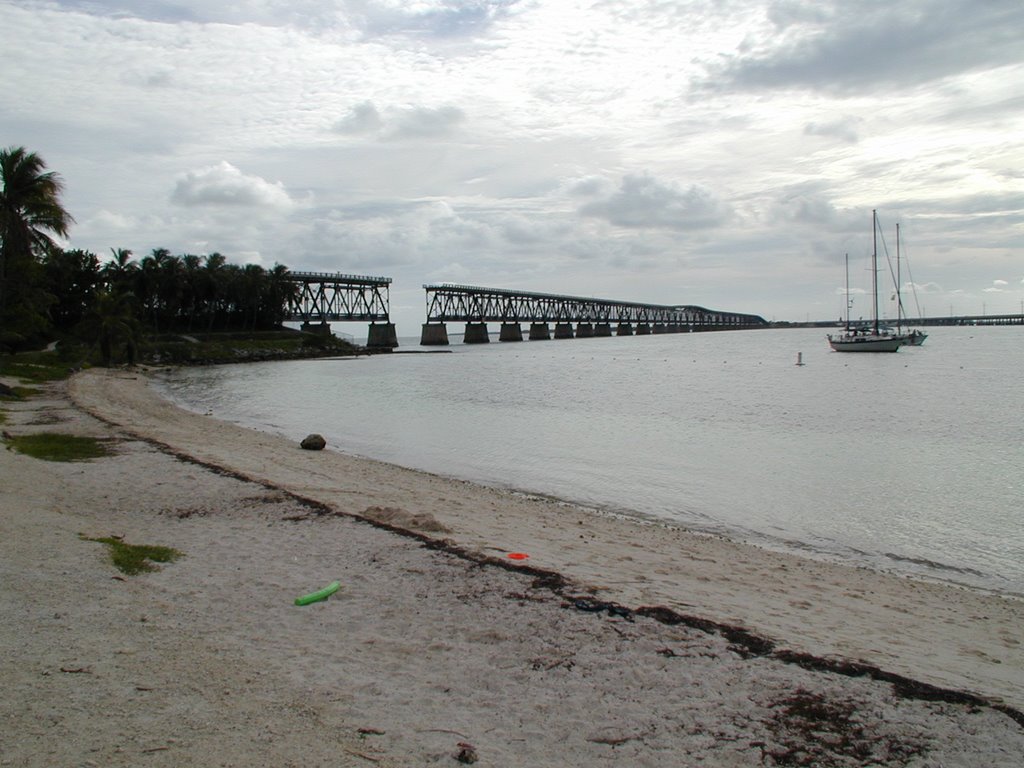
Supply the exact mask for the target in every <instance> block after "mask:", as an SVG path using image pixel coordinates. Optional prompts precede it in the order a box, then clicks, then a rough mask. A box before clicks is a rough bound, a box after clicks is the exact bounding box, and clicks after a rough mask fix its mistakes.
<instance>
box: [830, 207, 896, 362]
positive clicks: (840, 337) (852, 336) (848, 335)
mask: <svg viewBox="0 0 1024 768" xmlns="http://www.w3.org/2000/svg"><path fill="white" fill-rule="evenodd" d="M871 241H872V244H873V248H872V251H871V294H872V296H873V299H874V301H873V303H872V312H871V327H870V328H854V327H851V326H850V259H849V257H847V259H846V330H845V331H844V332H843V333H841V334H831V333H830V334H828V343H829V346H830V347H832V349H833V350H834V351H836V352H896V351H898V350H899V348H900V347H901V346H903V341H902V340H901V338H900V336H899V335H897V334H894V333H889V332H887V331H885V330H883V329H882V328H880V327H879V325H878V214H877V212H876V211H872V212H871Z"/></svg>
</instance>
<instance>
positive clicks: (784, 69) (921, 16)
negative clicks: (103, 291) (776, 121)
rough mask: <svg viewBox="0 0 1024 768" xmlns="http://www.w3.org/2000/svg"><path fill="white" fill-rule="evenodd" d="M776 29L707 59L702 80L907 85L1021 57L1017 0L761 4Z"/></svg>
mask: <svg viewBox="0 0 1024 768" xmlns="http://www.w3.org/2000/svg"><path fill="white" fill-rule="evenodd" d="M769 18H770V19H771V20H772V21H773V22H774V23H775V24H776V32H777V34H776V36H774V37H773V38H771V39H766V40H765V41H764V42H763V43H761V44H757V45H754V46H751V48H750V49H749V50H743V49H741V50H739V51H738V52H736V53H733V54H731V55H729V56H727V57H725V59H724V61H721V62H716V63H714V64H712V65H711V67H710V69H711V72H710V74H709V76H708V77H707V79H705V80H702V81H701V82H699V86H700V87H701V88H708V89H711V90H721V91H731V90H740V91H743V90H760V89H776V88H778V89H786V88H802V89H803V88H805V89H811V90H823V91H828V92H839V93H844V92H861V91H866V90H870V89H874V88H879V87H887V88H898V87H912V86H916V85H920V84H922V83H926V82H930V81H934V80H939V79H942V78H945V77H949V76H953V75H959V74H964V73H968V72H976V71H981V70H986V69H993V68H997V67H1000V66H1004V65H1007V64H1011V63H1014V62H1017V61H1019V59H1020V32H1021V30H1022V29H1024V4H1021V3H1020V2H1018V0H986V2H977V1H976V0H918V1H917V2H904V3H891V2H889V0H871V2H858V3H846V2H842V1H841V0H833V2H831V3H823V4H816V5H815V6H814V8H813V9H812V10H810V11H808V9H807V8H804V7H802V6H800V5H796V4H793V3H783V4H778V5H773V6H771V7H770V9H769Z"/></svg>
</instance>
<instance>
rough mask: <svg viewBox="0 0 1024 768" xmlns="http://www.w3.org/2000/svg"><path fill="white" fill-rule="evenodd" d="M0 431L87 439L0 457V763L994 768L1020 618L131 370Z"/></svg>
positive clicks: (1016, 750)
mask: <svg viewBox="0 0 1024 768" xmlns="http://www.w3.org/2000/svg"><path fill="white" fill-rule="evenodd" d="M0 407H2V408H3V409H4V411H5V415H6V423H5V425H4V429H5V430H7V431H8V432H10V433H11V434H23V433H26V432H32V431H59V432H67V433H71V434H81V435H93V436H97V437H109V438H112V439H114V440H116V441H117V442H116V448H117V450H116V455H115V456H112V457H108V458H103V459H97V460H93V461H90V462H81V463H72V464H61V463H54V462H45V461H41V460H37V459H32V458H29V457H26V456H23V455H21V454H18V453H15V452H14V451H10V450H5V451H0V510H2V512H0V579H2V583H0V605H2V608H3V615H4V617H5V619H6V620H5V621H4V622H3V625H2V629H0V653H2V670H3V671H2V672H0V683H2V684H3V687H4V690H5V696H4V699H3V704H2V705H0V713H2V715H0V717H2V721H0V722H2V724H3V727H2V728H0V765H19V766H21V765H30V766H44V765H45V766H51V765H68V766H72V765H75V766H77V765H97V766H108V765H125V766H128V765H133V766H134V765H155V766H171V765H176V766H180V765H218V766H219V765H224V766H256V765H267V766H285V765H296V766H298V765H302V766H319V765H324V766H327V765H331V766H337V765H341V766H348V765H353V766H356V765H363V766H365V765H374V764H376V765H387V766H419V765H432V764H439V765H446V764H447V765H452V764H458V763H459V762H469V761H471V760H476V762H477V764H479V765H483V766H499V765H500V766H576V765H579V766H584V765H585V766H592V765H595V764H608V765H623V766H627V765H628V766H666V765H701V766H763V765H815V766H831V765H836V766H845V765H851V766H853V765H914V766H932V765H934V766H939V765H941V766H957V765H963V766H977V765H985V766H1017V765H1021V764H1024V717H1022V716H1021V715H1020V714H1019V713H1020V710H1022V709H1024V651H1022V649H1021V645H1020V638H1021V628H1022V627H1024V621H1022V619H1024V603H1022V602H1021V601H1019V600H1016V599H1010V598H1003V597H998V596H992V595H986V594H982V593H980V592H976V591H972V590H968V589H960V588H956V587H950V586H945V585H941V584H932V583H925V582H921V581H914V580H910V579H906V578H900V577H896V576H892V575H888V574H881V573H877V572H874V571H869V570H865V569H855V568H849V567H845V566H840V565H835V564H830V563H823V562H817V561H813V560H805V559H801V558H797V557H793V556H787V555H781V554H778V553H773V552H767V551H763V550H760V549H757V548H753V547H749V546H744V545H739V544H734V543H732V542H729V541H726V540H723V539H718V538H713V537H707V536H698V535H693V534H690V533H688V532H686V531H683V530H679V529H676V528H672V527H669V526H662V525H653V524H641V523H637V522H635V521H630V520H626V519H620V518H617V517H613V516H609V515H604V514H599V513H596V512H594V511H590V510H584V509H580V508H577V507H574V506H571V505H567V504H561V503H557V502H554V501H550V500H543V499H537V498H531V497H527V496H525V495H522V494H516V493H513V492H509V491H505V490H498V489H491V488H485V487H481V486H476V485H473V484H469V483H464V482H459V481H454V480H450V479H447V478H443V477H438V476H434V475H429V474H425V473H421V472H416V471H411V470H406V469H402V468H399V467H395V466H391V465H387V464H383V463H379V462H373V461H369V460H365V459H361V458H357V457H353V456H349V455H346V454H344V453H343V452H341V451H339V450H338V449H337V446H328V448H327V450H325V451H322V452H311V451H303V450H301V449H299V447H298V446H297V445H296V444H294V443H293V442H292V441H289V440H286V439H284V438H281V437H278V436H275V435H271V434H267V433H262V432H257V431H253V430H247V429H243V428H240V427H237V426H234V425H231V424H227V423H224V422H221V421H218V420H216V419H212V418H208V417H204V416H200V415H197V414H193V413H189V412H185V411H183V410H181V409H178V408H176V407H175V406H173V405H172V404H170V403H168V402H167V401H165V400H163V399H162V398H160V397H159V396H158V395H157V393H156V392H155V391H154V390H153V389H151V388H150V387H149V386H148V385H147V379H146V376H145V374H144V373H143V372H141V371H127V372H126V371H119V372H105V371H89V372H85V373H81V374H78V375H76V376H75V377H73V379H72V380H71V381H70V382H69V383H66V384H64V383H62V384H56V385H53V386H52V391H51V392H49V393H48V394H47V395H46V396H44V397H40V398H34V399H32V400H28V401H24V402H7V403H3V404H0ZM309 431H310V432H314V431H316V425H314V424H311V425H310V428H309ZM368 521H369V522H368ZM80 534H84V535H86V536H89V537H100V536H110V535H117V536H123V537H124V539H125V540H126V541H128V542H131V543H139V544H160V545H167V546H172V547H175V548H177V549H179V550H181V551H182V552H184V553H185V557H184V558H183V559H181V560H179V561H177V562H174V563H171V564H167V565H164V566H163V567H162V568H161V570H159V571H158V572H155V573H150V574H144V575H139V576H121V575H119V574H118V572H117V571H116V570H115V569H114V568H113V567H112V566H111V564H110V562H109V558H108V557H107V554H106V551H105V547H104V546H103V545H100V544H97V543H94V542H90V541H85V540H83V539H81V538H80V536H79V535H80ZM511 552H522V553H527V554H528V555H529V557H528V558H527V559H525V560H510V559H509V558H508V557H507V555H508V553H511ZM334 580H338V581H339V582H340V583H341V585H342V586H341V589H340V590H339V591H338V592H337V593H336V594H335V595H334V596H332V597H331V598H330V599H329V600H326V601H324V602H319V603H315V604H313V605H310V606H305V607H297V606H295V605H294V602H293V601H294V599H295V597H296V596H298V595H301V594H303V593H306V592H310V591H313V590H315V589H318V588H320V587H322V586H324V585H325V584H327V583H329V582H331V581H334ZM609 608H610V609H611V610H609ZM593 609H601V610H593Z"/></svg>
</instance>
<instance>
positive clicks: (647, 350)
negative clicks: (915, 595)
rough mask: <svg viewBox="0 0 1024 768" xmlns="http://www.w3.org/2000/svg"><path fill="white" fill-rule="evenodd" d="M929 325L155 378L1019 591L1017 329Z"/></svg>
mask: <svg viewBox="0 0 1024 768" xmlns="http://www.w3.org/2000/svg"><path fill="white" fill-rule="evenodd" d="M449 330H450V331H452V330H455V327H454V326H452V327H451V328H450V329H449ZM929 332H930V334H931V335H930V337H929V338H928V340H927V341H926V342H925V345H924V346H923V347H920V348H913V349H911V348H904V349H902V350H900V351H899V352H898V353H896V354H878V355H844V354H838V353H835V352H832V351H831V350H830V349H829V348H828V345H827V343H826V341H825V332H824V331H823V330H804V329H800V330H770V331H733V332H725V333H697V334H672V335H663V336H662V335H659V336H646V337H627V338H617V337H613V338H601V339H576V340H551V341H543V342H537V341H534V342H529V341H526V342H522V343H508V342H505V343H498V342H497V341H495V342H494V343H492V344H488V345H463V344H460V343H457V342H456V343H453V344H452V346H451V347H449V348H448V349H449V350H450V352H449V353H446V354H425V353H424V354H392V355H380V356H375V357H372V358H361V359H357V360H315V361H302V362H281V363H260V364H249V365H231V366H219V367H213V368H202V369H187V370H179V371H175V372H173V373H169V374H167V375H166V376H165V377H164V378H163V379H162V380H161V383H160V384H159V386H161V387H162V388H163V390H164V392H165V394H167V395H168V396H170V397H171V398H172V399H174V400H176V401H178V402H179V403H181V404H182V405H184V406H186V407H188V408H190V409H192V410H195V411H198V412H201V413H207V412H209V413H212V414H213V415H215V416H218V417H220V418H223V419H227V420H230V421H235V422H238V423H241V424H245V425H248V426H255V427H259V428H262V429H268V430H271V431H275V432H278V433H281V434H284V435H286V436H289V437H291V438H294V439H301V438H302V437H304V436H305V435H307V434H309V433H310V432H319V433H321V434H323V435H324V436H325V437H326V438H327V441H328V444H329V445H330V446H331V447H333V448H335V449H339V450H343V451H346V452H349V453H354V454H358V455H362V456H367V457H370V458H374V459H381V460H385V461H389V462H393V463H396V464H400V465H403V466H408V467H414V468H417V469H423V470H427V471H430V472H435V473H439V474H443V475H448V476H453V477H457V478H461V479H466V480H473V481H478V482H483V483H486V484H490V485H497V486H504V487H509V488H515V489H520V490H524V491H528V492H533V493H538V494H543V495H549V496H554V497H557V498H561V499H565V500H568V501H573V502H578V503H581V504H585V505H589V506H593V507H597V508H600V509H603V510H609V511H613V512H617V513H622V514H626V515H633V516H638V517H643V518H648V519H658V520H670V521H672V522H674V523H678V524H682V525H684V526H686V527H689V528H691V529H695V530H699V531H705V532H711V533H716V534H723V535H726V536H728V537H730V538H733V539H737V540H742V541H748V542H752V543H756V544H759V545H761V546H765V547H768V548H774V549H782V550H790V551H792V550H797V551H800V552H802V553H804V554H807V555H810V556H816V557H826V558H833V559H839V560H842V561H845V562H851V563H854V564H857V565H866V566H870V567H874V568H880V569H885V570H893V571H897V572H901V573H909V574H914V575H918V576H925V577H929V578H935V579H941V580H947V581H952V582H956V583H960V584H965V585H970V586H974V587H980V588H984V589H990V590H996V591H999V592H1005V593H1013V594H1024V525H1022V520H1024V483H1022V480H1021V476H1022V471H1024V447H1022V431H1024V430H1022V428H1024V408H1022V406H1024V396H1022V387H1021V382H1020V376H1021V372H1022V371H1024V329H1019V328H935V329H929ZM418 349H419V348H418V346H417V340H415V339H413V340H403V343H402V347H400V350H399V351H400V352H401V351H409V352H412V351H414V350H418ZM798 353H802V354H803V362H804V363H805V364H804V365H803V366H797V365H796V364H795V363H796V360H797V354H798Z"/></svg>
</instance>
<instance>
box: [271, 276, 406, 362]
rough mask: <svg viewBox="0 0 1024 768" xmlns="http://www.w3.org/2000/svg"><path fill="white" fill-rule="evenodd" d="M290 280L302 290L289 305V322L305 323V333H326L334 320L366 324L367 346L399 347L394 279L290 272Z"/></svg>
mask: <svg viewBox="0 0 1024 768" xmlns="http://www.w3.org/2000/svg"><path fill="white" fill-rule="evenodd" d="M288 280H289V282H291V283H294V284H295V286H296V287H297V288H298V290H296V291H295V293H294V295H293V296H292V298H291V299H290V300H289V302H288V306H287V314H286V315H285V320H292V321H299V322H301V323H302V330H304V331H314V332H320V333H325V334H326V333H329V332H330V325H329V323H330V322H331V321H337V322H341V321H350V322H358V321H366V322H369V323H370V331H369V333H368V335H367V340H366V346H368V347H397V346H398V336H397V333H396V331H395V325H394V323H392V322H391V317H390V307H389V304H390V296H389V287H390V285H391V278H390V277H366V276H363V275H343V274H341V273H337V272H289V273H288Z"/></svg>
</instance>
